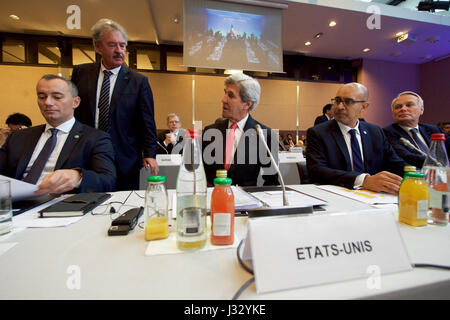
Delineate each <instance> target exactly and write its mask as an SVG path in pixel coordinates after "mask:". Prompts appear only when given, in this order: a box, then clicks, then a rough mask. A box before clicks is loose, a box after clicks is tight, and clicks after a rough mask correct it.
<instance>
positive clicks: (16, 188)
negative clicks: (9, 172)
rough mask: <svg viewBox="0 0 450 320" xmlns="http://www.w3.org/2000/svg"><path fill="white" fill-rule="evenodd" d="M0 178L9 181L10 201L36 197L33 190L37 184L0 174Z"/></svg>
mask: <svg viewBox="0 0 450 320" xmlns="http://www.w3.org/2000/svg"><path fill="white" fill-rule="evenodd" d="M0 180H8V181H11V198H12V201H19V200H23V199H30V198H34V197H38V196H39V195H35V194H34V192H35V191H36V190H37V189H38V187H37V185H35V184H31V183H28V182H24V181H22V180H17V179H13V178H10V177H6V176H3V175H0Z"/></svg>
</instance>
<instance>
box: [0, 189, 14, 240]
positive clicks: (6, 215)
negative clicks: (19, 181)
mask: <svg viewBox="0 0 450 320" xmlns="http://www.w3.org/2000/svg"><path fill="white" fill-rule="evenodd" d="M11 230H12V204H11V183H10V181H8V180H0V235H2V234H5V233H8V232H10V231H11Z"/></svg>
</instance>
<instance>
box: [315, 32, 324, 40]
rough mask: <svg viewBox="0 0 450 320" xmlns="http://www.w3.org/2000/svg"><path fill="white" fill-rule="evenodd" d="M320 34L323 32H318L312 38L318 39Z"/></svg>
mask: <svg viewBox="0 0 450 320" xmlns="http://www.w3.org/2000/svg"><path fill="white" fill-rule="evenodd" d="M321 36H323V32H319V33H318V34H316V35H315V36H314V38H316V39H319V38H320V37H321Z"/></svg>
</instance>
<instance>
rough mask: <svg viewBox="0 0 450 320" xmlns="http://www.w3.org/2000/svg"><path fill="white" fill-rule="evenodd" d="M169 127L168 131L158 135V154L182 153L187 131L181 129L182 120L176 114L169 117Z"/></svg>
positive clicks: (170, 114)
mask: <svg viewBox="0 0 450 320" xmlns="http://www.w3.org/2000/svg"><path fill="white" fill-rule="evenodd" d="M167 127H168V128H169V129H168V130H164V131H163V132H161V133H160V134H158V154H171V153H175V154H177V153H182V152H183V140H184V135H185V134H186V131H185V130H184V129H180V128H181V120H180V117H179V116H178V115H177V114H176V113H169V114H168V115H167Z"/></svg>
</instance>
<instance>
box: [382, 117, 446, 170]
mask: <svg viewBox="0 0 450 320" xmlns="http://www.w3.org/2000/svg"><path fill="white" fill-rule="evenodd" d="M383 130H384V133H385V135H386V138H387V139H388V141H389V143H390V144H391V145H392V147H393V148H394V150H395V152H396V153H397V154H398V155H399V156H400V157H401V158H403V160H405V161H406V162H408V163H410V164H411V165H413V166H416V168H419V169H420V168H422V166H423V162H424V161H425V156H423V155H422V154H420V153H419V152H417V151H416V150H414V149H412V148H410V147H407V146H405V145H404V144H403V143H401V142H400V138H405V139H406V140H408V141H409V142H411V143H412V144H413V145H416V143H415V142H414V140H413V139H412V138H411V136H410V135H409V134H408V133H407V132H406V131H405V130H403V129H402V128H401V127H400V126H399V125H398V124H396V123H393V124H391V125H389V126H387V127H385V128H384V129H383ZM419 131H420V134H421V135H422V137H423V138H424V139H425V141H426V143H427V145H428V146H430V143H431V135H432V134H433V133H444V131H442V130H441V128H439V127H438V126H433V125H430V124H424V123H419ZM446 138H447V139H446V141H445V147H446V149H447V156H448V153H449V152H450V137H449V136H446Z"/></svg>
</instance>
